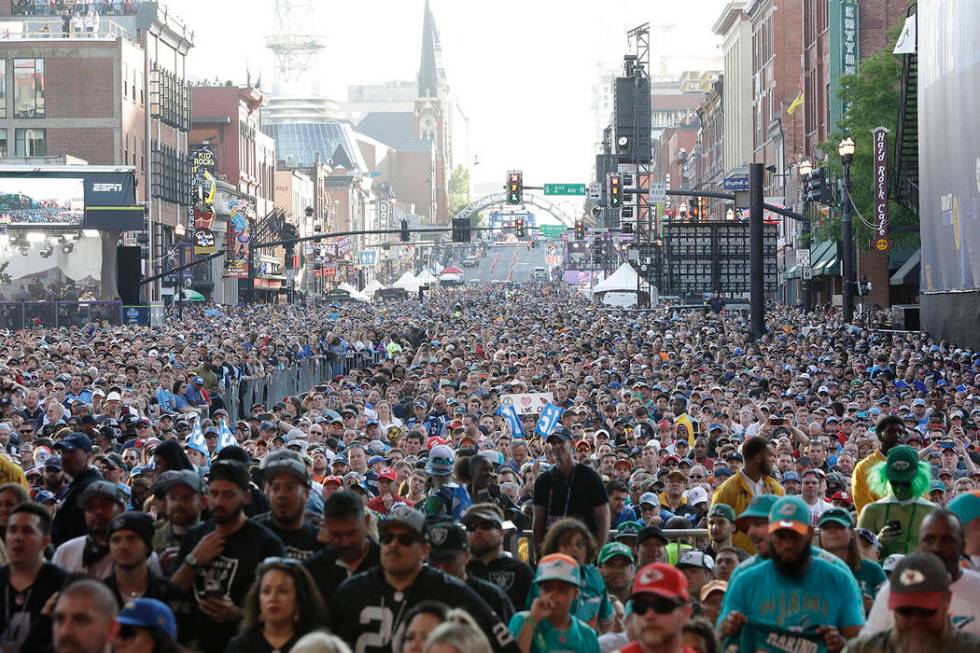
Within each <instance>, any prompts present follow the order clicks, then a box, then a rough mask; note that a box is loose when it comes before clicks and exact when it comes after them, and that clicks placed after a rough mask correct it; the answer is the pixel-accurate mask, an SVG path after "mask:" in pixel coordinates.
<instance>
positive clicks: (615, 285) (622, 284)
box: [592, 263, 639, 295]
mask: <svg viewBox="0 0 980 653" xmlns="http://www.w3.org/2000/svg"><path fill="white" fill-rule="evenodd" d="M638 278H639V275H638V274H637V273H636V270H634V269H633V266H631V265H630V264H629V263H623V264H622V265H620V266H619V269H618V270H616V271H615V272H613V273H612V274H610V275H609V276H608V277H606V278H605V279H603V280H602V281H600V282H599V283H597V284H596V285H594V286H592V294H593V295H595V294H596V293H602V292H609V291H611V290H612V291H623V290H632V291H633V292H636V280H637V279H638Z"/></svg>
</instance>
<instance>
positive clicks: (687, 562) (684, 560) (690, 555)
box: [677, 549, 715, 571]
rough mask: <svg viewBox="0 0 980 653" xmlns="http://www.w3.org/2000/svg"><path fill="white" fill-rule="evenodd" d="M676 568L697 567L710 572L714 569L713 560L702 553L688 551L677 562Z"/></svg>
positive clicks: (692, 550)
mask: <svg viewBox="0 0 980 653" xmlns="http://www.w3.org/2000/svg"><path fill="white" fill-rule="evenodd" d="M677 566H678V567H697V568H698V569H707V570H708V571H711V570H712V569H714V568H715V560H714V558H712V557H711V556H709V555H708V554H707V553H705V552H704V551H697V550H695V549H688V550H687V551H685V552H684V554H683V555H682V556H681V557H680V559H679V560H678V561H677Z"/></svg>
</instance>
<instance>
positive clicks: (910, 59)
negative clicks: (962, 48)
mask: <svg viewBox="0 0 980 653" xmlns="http://www.w3.org/2000/svg"><path fill="white" fill-rule="evenodd" d="M915 13H916V5H914V4H913V5H911V6H910V7H909V10H908V15H909V16H912V15H914V14H915ZM916 41H918V39H916ZM902 58H903V61H902V87H901V99H900V103H899V106H898V133H897V134H896V136H895V167H894V173H893V174H894V177H893V179H892V183H891V187H892V189H893V192H892V199H894V200H895V202H897V203H898V204H900V205H901V206H904V207H905V208H907V209H908V210H910V211H912V212H913V213H915V214H916V215H918V214H919V108H918V104H917V102H918V52H917V51H916V52H913V53H911V54H903V55H902Z"/></svg>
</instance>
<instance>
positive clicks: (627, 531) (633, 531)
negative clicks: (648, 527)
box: [616, 521, 643, 540]
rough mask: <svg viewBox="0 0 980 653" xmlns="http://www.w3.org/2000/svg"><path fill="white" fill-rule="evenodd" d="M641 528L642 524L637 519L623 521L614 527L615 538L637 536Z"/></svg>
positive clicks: (621, 538)
mask: <svg viewBox="0 0 980 653" xmlns="http://www.w3.org/2000/svg"><path fill="white" fill-rule="evenodd" d="M642 528H643V524H641V523H640V522H638V521H624V522H623V523H622V524H620V525H619V527H618V528H616V540H623V539H626V538H627V537H637V536H639V534H640V530H641V529H642Z"/></svg>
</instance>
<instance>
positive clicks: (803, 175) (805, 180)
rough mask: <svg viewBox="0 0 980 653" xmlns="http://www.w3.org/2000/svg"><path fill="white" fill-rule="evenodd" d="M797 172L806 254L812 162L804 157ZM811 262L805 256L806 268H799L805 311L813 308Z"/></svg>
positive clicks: (809, 249)
mask: <svg viewBox="0 0 980 653" xmlns="http://www.w3.org/2000/svg"><path fill="white" fill-rule="evenodd" d="M799 172H800V188H801V189H802V192H801V193H800V195H801V196H802V197H803V229H802V231H801V235H802V238H803V240H804V241H805V243H806V249H807V254H809V253H810V252H811V251H812V248H811V246H810V237H811V233H812V226H811V223H810V189H809V185H810V173H812V172H813V164H812V163H810V160H809V159H804V160H803V161H801V162H800V166H799ZM811 264H812V261H811V260H810V257H809V256H807V265H806V269H803V268H802V267H801V268H800V290H802V294H803V297H802V298H801V299H802V300H803V301H802V303H803V310H804V311H806V312H807V313H809V312H811V311H812V310H813V304H812V302H811V299H812V297H811V294H810V293H811V290H812V286H813V282H812V280H811V275H812V268H811V267H810V265H811Z"/></svg>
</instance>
